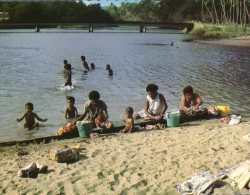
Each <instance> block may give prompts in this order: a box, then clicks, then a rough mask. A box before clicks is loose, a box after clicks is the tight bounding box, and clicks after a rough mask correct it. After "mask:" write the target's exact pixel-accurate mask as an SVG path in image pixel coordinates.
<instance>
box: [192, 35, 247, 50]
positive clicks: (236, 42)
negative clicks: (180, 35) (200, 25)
mask: <svg viewBox="0 0 250 195" xmlns="http://www.w3.org/2000/svg"><path fill="white" fill-rule="evenodd" d="M194 42H197V43H202V44H214V45H228V46H243V47H250V35H249V36H241V37H236V38H227V39H213V40H200V39H199V40H195V41H194Z"/></svg>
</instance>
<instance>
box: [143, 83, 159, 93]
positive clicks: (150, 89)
mask: <svg viewBox="0 0 250 195" xmlns="http://www.w3.org/2000/svg"><path fill="white" fill-rule="evenodd" d="M146 91H147V92H157V91H158V86H157V85H155V84H149V85H148V86H147V87H146Z"/></svg>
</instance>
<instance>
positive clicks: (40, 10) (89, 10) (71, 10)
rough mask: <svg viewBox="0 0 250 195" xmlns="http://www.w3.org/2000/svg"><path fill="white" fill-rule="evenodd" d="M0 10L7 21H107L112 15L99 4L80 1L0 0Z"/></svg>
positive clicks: (111, 19)
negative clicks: (5, 0) (35, 0)
mask: <svg viewBox="0 0 250 195" xmlns="http://www.w3.org/2000/svg"><path fill="white" fill-rule="evenodd" d="M0 12H2V13H8V22H13V23H20V22H109V21H113V18H112V16H110V14H109V13H108V12H107V11H105V10H103V9H102V8H101V6H100V4H91V5H88V6H87V5H86V4H84V3H82V2H79V3H76V2H69V1H46V2H44V1H41V2H0Z"/></svg>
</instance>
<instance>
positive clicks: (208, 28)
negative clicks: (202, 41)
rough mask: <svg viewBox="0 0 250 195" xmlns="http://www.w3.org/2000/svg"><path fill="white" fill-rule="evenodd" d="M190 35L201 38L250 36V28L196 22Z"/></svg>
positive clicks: (229, 24)
mask: <svg viewBox="0 0 250 195" xmlns="http://www.w3.org/2000/svg"><path fill="white" fill-rule="evenodd" d="M190 34H192V35H194V36H196V37H200V38H225V37H237V36H243V35H249V34H250V27H247V28H244V27H243V26H240V25H235V24H231V23H228V24H207V23H201V22H195V23H194V28H193V30H192V31H191V32H190Z"/></svg>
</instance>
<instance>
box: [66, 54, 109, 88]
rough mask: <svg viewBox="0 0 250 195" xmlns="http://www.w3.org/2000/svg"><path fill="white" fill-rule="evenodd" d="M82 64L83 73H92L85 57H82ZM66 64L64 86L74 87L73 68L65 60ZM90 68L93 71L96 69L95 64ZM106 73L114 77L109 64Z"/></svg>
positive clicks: (91, 64)
mask: <svg viewBox="0 0 250 195" xmlns="http://www.w3.org/2000/svg"><path fill="white" fill-rule="evenodd" d="M81 63H82V65H83V72H84V73H85V74H86V73H87V72H89V71H90V68H89V64H88V62H87V61H86V57H85V56H81ZM63 64H64V70H63V75H64V86H70V87H71V86H72V69H73V68H72V66H71V64H70V63H68V60H66V59H65V60H63ZM90 67H91V69H92V70H94V69H95V64H94V63H90ZM106 71H107V73H108V75H109V76H113V70H112V69H111V66H110V65H109V64H107V65H106Z"/></svg>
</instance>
